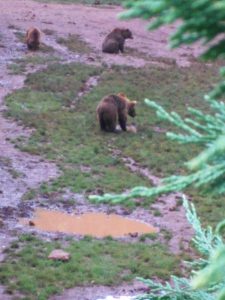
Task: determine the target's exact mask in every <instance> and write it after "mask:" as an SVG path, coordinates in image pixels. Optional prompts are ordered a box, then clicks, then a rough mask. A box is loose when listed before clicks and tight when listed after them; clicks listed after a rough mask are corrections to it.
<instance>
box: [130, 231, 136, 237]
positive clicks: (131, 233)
mask: <svg viewBox="0 0 225 300" xmlns="http://www.w3.org/2000/svg"><path fill="white" fill-rule="evenodd" d="M129 236H130V237H132V238H136V237H138V232H130V233H129Z"/></svg>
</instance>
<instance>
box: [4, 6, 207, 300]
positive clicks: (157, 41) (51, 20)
mask: <svg viewBox="0 0 225 300" xmlns="http://www.w3.org/2000/svg"><path fill="white" fill-rule="evenodd" d="M0 10H1V18H0V28H1V31H0V140H1V143H0V198H1V201H0V218H1V221H2V222H3V223H5V224H4V225H5V226H4V227H2V229H0V230H1V231H0V259H2V257H3V256H2V254H1V252H2V250H4V248H5V247H6V246H7V245H8V243H9V242H10V241H11V240H12V239H13V238H14V235H15V231H14V230H15V229H18V230H23V228H21V225H18V224H17V220H18V217H26V216H27V215H28V216H29V213H30V207H28V208H27V207H26V205H25V204H24V203H23V202H22V201H21V197H22V196H23V194H24V193H25V192H26V191H27V190H28V188H35V187H37V186H38V185H39V184H40V183H41V182H43V181H48V180H50V179H52V178H54V177H56V176H58V175H59V171H58V169H57V167H56V165H55V164H54V163H52V162H49V161H44V160H43V159H42V158H41V157H38V156H33V155H30V154H27V153H24V152H21V151H20V150H18V149H16V148H15V147H14V145H13V143H12V142H11V141H10V140H11V139H15V138H16V137H19V136H24V137H27V136H29V134H30V133H31V130H30V129H28V128H24V127H23V126H21V125H19V124H18V123H15V122H12V120H9V119H6V118H4V116H3V112H4V111H5V109H6V107H5V105H4V97H5V95H7V94H8V93H11V92H12V91H13V90H15V89H19V88H21V87H22V86H23V83H24V80H25V77H24V76H21V75H19V76H18V75H9V73H8V70H7V65H8V64H9V63H11V62H12V60H13V59H15V58H22V57H24V56H26V55H29V54H28V52H27V50H26V47H25V45H24V44H23V43H21V42H19V41H18V40H17V39H16V37H15V34H14V29H13V28H19V30H21V31H23V32H25V31H26V29H27V28H28V27H30V26H38V27H39V28H40V29H41V30H42V31H43V30H46V29H49V30H53V31H54V32H56V34H57V36H58V37H66V36H67V35H68V34H78V35H80V36H81V37H82V39H83V40H84V41H86V42H87V43H88V44H89V45H90V47H91V49H92V53H91V54H88V55H83V56H79V55H76V54H74V53H70V52H69V51H68V50H67V49H66V48H65V47H63V46H62V45H59V44H58V43H57V41H56V39H55V36H54V35H53V36H49V35H48V36H47V35H44V34H42V40H43V41H44V43H45V44H46V45H49V46H52V47H53V48H54V49H55V51H56V52H57V54H58V56H60V57H63V58H64V59H65V60H66V61H81V62H87V63H88V62H89V61H90V57H91V58H92V59H91V61H94V62H95V61H96V63H100V64H103V63H106V64H108V65H111V64H118V65H131V66H135V67H141V66H144V65H146V64H159V65H162V66H165V67H166V61H165V60H164V59H168V60H172V61H173V62H174V63H176V64H178V65H180V66H181V67H187V66H189V65H190V63H191V61H192V59H193V57H196V56H198V55H199V53H200V52H201V49H200V48H199V47H198V46H195V47H189V46H183V47H180V48H179V49H177V50H174V51H170V50H169V49H168V48H167V46H166V45H167V39H168V36H169V34H171V33H172V32H173V31H174V29H175V25H171V26H167V27H162V28H161V29H159V30H156V31H154V32H147V31H146V30H145V26H146V24H147V23H146V24H145V22H144V21H141V20H132V21H119V20H118V19H117V18H116V15H117V14H118V13H119V12H120V11H121V10H122V9H121V8H120V7H113V6H105V7H102V6H101V7H99V6H82V5H67V6H66V5H61V4H43V3H38V2H33V1H30V0H7V1H4V0H0ZM115 27H129V28H130V29H131V31H132V32H133V36H134V39H133V40H129V41H128V42H126V46H129V47H130V48H132V49H134V50H137V51H138V52H142V53H144V54H146V55H149V56H151V57H153V58H154V59H153V60H145V58H144V57H145V56H141V57H140V58H139V57H138V55H136V56H135V57H134V56H129V55H121V54H120V55H107V54H103V53H102V52H101V44H102V40H103V38H104V37H105V35H106V34H107V33H109V32H110V31H111V30H112V29H113V28H115ZM97 61H98V62H97ZM124 163H126V164H127V165H128V167H129V168H130V169H131V171H132V172H137V173H139V174H142V176H143V175H144V176H146V177H147V178H148V179H149V181H150V182H151V183H153V184H155V185H157V184H158V183H159V180H160V179H159V178H157V177H154V176H153V175H152V174H151V172H150V171H149V170H146V169H142V168H141V167H140V166H138V164H136V163H135V162H134V161H132V160H131V159H130V158H124ZM15 172H17V173H19V174H20V176H15ZM21 175H22V176H21ZM67 196H68V195H67ZM69 196H70V197H71V195H69ZM178 196H179V195H177V194H173V195H170V196H168V197H161V198H160V199H159V200H158V201H157V204H155V208H157V209H159V210H160V211H161V212H162V214H163V215H164V217H163V218H160V221H158V220H157V218H154V217H153V216H151V215H150V214H148V213H146V212H145V211H144V210H143V209H138V210H136V211H134V212H133V213H132V214H131V215H130V217H134V218H137V219H141V220H144V221H148V222H149V221H150V222H151V223H152V224H153V225H155V226H158V227H167V228H168V229H169V230H171V231H172V232H173V238H172V239H171V240H170V242H169V246H170V248H171V249H172V250H173V251H174V252H179V243H180V241H181V238H180V236H182V242H183V246H184V247H188V242H189V240H190V238H191V235H192V231H191V229H190V227H189V225H188V224H187V223H186V221H184V212H183V210H182V208H179V209H177V207H176V205H177V198H178ZM65 197H66V196H65ZM83 201H84V200H83V199H81V202H82V203H83ZM81 207H82V208H80V212H84V211H94V210H98V208H96V207H94V206H92V205H88V204H87V205H86V206H85V205H82V206H81ZM99 209H100V210H103V211H104V210H105V208H104V206H102V207H101V208H99ZM27 210H28V211H29V212H27ZM118 212H119V213H121V214H123V212H121V211H119V209H118ZM171 220H173V222H171ZM159 222H160V224H159ZM174 224H176V226H174ZM178 236H179V238H178ZM140 291H143V286H140V285H138V284H137V283H134V284H133V285H132V286H125V287H124V286H122V287H120V288H112V289H110V288H105V287H94V288H87V289H84V288H76V289H73V290H71V291H68V292H66V294H64V295H63V296H59V297H54V298H53V299H55V300H56V299H87V300H95V299H96V298H93V295H96V297H102V296H104V295H109V294H121V293H123V294H133V293H134V292H135V293H136V292H140ZM75 295H76V296H75ZM0 299H2V300H4V299H10V297H9V296H7V295H5V294H4V289H2V288H0Z"/></svg>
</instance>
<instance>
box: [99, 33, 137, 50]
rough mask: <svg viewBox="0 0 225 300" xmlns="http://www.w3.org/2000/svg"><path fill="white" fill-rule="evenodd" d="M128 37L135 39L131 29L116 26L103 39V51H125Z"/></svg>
mask: <svg viewBox="0 0 225 300" xmlns="http://www.w3.org/2000/svg"><path fill="white" fill-rule="evenodd" d="M126 39H133V35H132V32H131V31H130V29H125V28H115V29H114V30H113V31H112V32H111V33H109V34H108V35H107V36H106V38H105V40H104V41H103V44H102V52H106V53H119V51H121V52H122V53H123V52H124V43H125V40H126Z"/></svg>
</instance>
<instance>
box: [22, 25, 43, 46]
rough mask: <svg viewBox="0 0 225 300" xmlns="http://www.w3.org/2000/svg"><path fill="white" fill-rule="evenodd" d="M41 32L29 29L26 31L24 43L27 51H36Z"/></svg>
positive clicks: (32, 28) (33, 28)
mask: <svg viewBox="0 0 225 300" xmlns="http://www.w3.org/2000/svg"><path fill="white" fill-rule="evenodd" d="M40 38H41V32H40V30H39V29H38V28H35V27H31V28H29V29H28V30H27V33H26V38H25V42H26V44H27V48H28V49H29V50H37V49H38V48H39V46H40Z"/></svg>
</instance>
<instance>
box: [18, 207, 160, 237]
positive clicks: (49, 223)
mask: <svg viewBox="0 0 225 300" xmlns="http://www.w3.org/2000/svg"><path fill="white" fill-rule="evenodd" d="M20 222H21V223H22V224H23V225H30V226H34V227H36V228H37V229H40V230H42V231H50V232H63V233H69V234H78V235H91V236H94V237H98V238H102V237H106V236H112V237H123V236H125V235H128V234H144V233H156V232H157V231H158V230H157V229H156V228H154V227H153V226H151V225H150V224H147V223H144V222H140V221H138V220H133V219H129V218H125V217H122V216H119V215H116V214H111V215H107V214H104V213H85V214H82V215H69V214H67V213H63V212H59V211H51V210H45V209H37V210H36V212H35V215H34V218H33V219H32V220H28V219H21V220H20Z"/></svg>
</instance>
